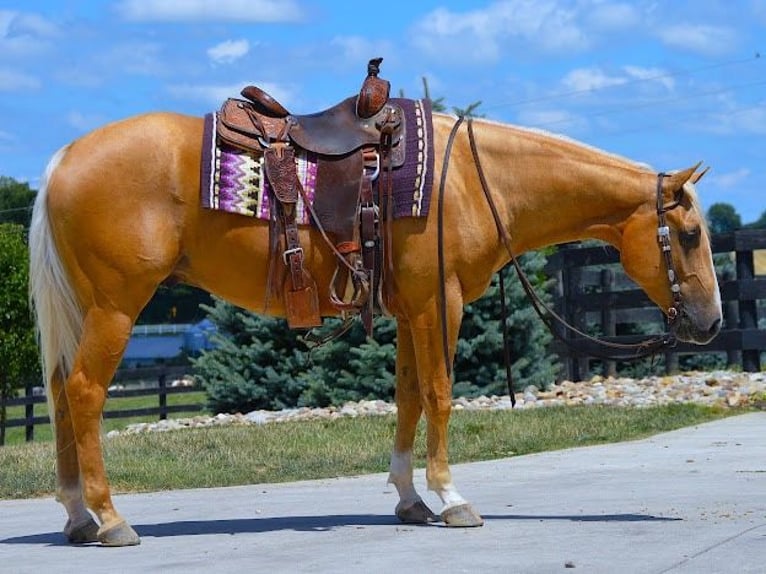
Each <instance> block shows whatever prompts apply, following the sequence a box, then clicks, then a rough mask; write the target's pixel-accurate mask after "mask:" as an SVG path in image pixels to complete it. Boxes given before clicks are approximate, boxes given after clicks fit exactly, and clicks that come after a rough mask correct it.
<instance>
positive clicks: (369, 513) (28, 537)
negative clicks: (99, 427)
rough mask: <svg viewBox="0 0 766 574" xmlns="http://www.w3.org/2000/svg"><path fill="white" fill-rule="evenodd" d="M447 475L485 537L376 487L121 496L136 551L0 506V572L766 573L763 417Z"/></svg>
mask: <svg viewBox="0 0 766 574" xmlns="http://www.w3.org/2000/svg"><path fill="white" fill-rule="evenodd" d="M499 440H502V438H501V437H499ZM453 471H454V476H455V479H456V482H457V484H458V485H459V486H460V490H461V492H462V493H463V494H464V495H465V496H467V497H469V498H470V499H471V500H472V502H474V503H475V505H476V507H477V509H478V510H479V511H480V512H482V513H483V514H484V517H485V518H486V524H485V526H484V527H483V528H478V529H468V530H453V529H447V528H444V527H440V526H425V527H417V526H405V525H401V524H398V523H397V522H396V520H395V519H394V518H393V516H392V509H393V507H394V505H395V504H396V493H395V490H394V489H393V488H392V487H390V486H387V485H386V475H384V474H375V475H370V476H363V477H356V478H342V479H335V480H319V481H309V482H299V483H290V484H278V485H255V486H246V487H236V488H214V489H201V490H186V491H176V492H162V493H156V494H141V495H127V496H118V497H116V502H117V505H118V508H119V509H120V510H121V512H122V513H123V514H124V515H125V516H126V517H127V518H128V520H130V521H131V522H132V524H133V526H134V527H135V528H136V530H137V531H138V532H139V534H141V536H142V539H143V542H142V544H141V546H138V547H133V548H100V547H87V546H85V547H71V546H67V545H65V544H64V540H63V537H62V535H61V534H59V530H60V528H61V527H62V526H63V523H64V514H63V510H62V509H61V508H60V507H59V506H58V504H57V503H55V502H54V501H53V500H52V499H50V498H48V499H40V500H19V501H6V502H0V572H14V573H17V572H18V573H25V572H31V573H34V574H47V573H48V572H56V573H68V572H73V573H74V572H77V573H83V572H89V573H101V572H104V573H106V572H108V573H110V574H119V573H122V572H140V573H150V572H162V573H193V572H218V571H220V572H248V573H250V572H269V573H271V572H332V573H338V572H344V573H345V572H364V573H365V574H373V573H378V572H380V573H391V572H396V573H397V574H404V573H409V572H440V573H448V572H532V573H538V572H540V573H548V572H557V573H563V572H565V571H566V572H571V571H573V572H580V573H586V572H587V573H590V572H604V573H607V572H608V573H614V572H619V573H620V574H628V573H632V572H636V573H642V574H643V573H657V574H659V573H664V572H671V573H674V574H680V573H705V572H727V573H728V572H731V573H737V574H739V573H743V572H764V571H766V413H754V414H748V415H743V416H738V417H733V418H728V419H725V420H721V421H717V422H713V423H708V424H704V425H700V426H697V427H692V428H688V429H682V430H679V431H675V432H670V433H666V434H662V435H658V436H655V437H653V438H650V439H646V440H641V441H636V442H630V443H622V444H616V445H607V446H597V447H586V448H578V449H570V450H565V451H559V452H552V453H544V454H539V455H530V456H523V457H517V458H512V459H505V460H498V461H491V462H482V463H474V464H466V465H456V466H454V467H453ZM417 479H418V484H419V485H423V483H424V480H423V473H422V471H421V472H419V473H418V475H417ZM432 496H433V495H432V494H430V493H429V500H428V501H429V503H431V504H432V506H437V505H436V501H435V500H434V499H433V498H432Z"/></svg>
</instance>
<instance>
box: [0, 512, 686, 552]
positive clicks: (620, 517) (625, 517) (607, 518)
mask: <svg viewBox="0 0 766 574" xmlns="http://www.w3.org/2000/svg"><path fill="white" fill-rule="evenodd" d="M484 518H485V520H486V521H487V522H488V523H489V524H491V523H492V522H494V521H505V520H508V521H521V520H534V521H538V522H549V521H558V520H568V521H571V522H669V521H678V520H682V519H681V518H672V517H665V516H654V515H651V514H631V513H626V514H562V515H546V514H490V515H485V516H484ZM348 526H352V527H361V528H363V527H367V526H402V523H401V522H399V521H398V520H397V519H396V517H394V516H389V515H380V514H330V515H325V516H281V517H271V518H233V519H227V520H184V521H174V522H163V523H159V524H139V525H136V526H135V529H136V531H137V532H138V534H139V535H140V536H141V537H144V538H168V537H175V536H201V535H221V534H227V535H234V534H257V533H263V532H278V531H282V530H292V531H295V532H326V531H330V530H333V529H336V528H343V527H348ZM407 526H417V527H424V528H434V527H437V528H439V527H441V528H445V526H444V524H443V523H439V522H437V523H433V524H429V525H407ZM0 544H38V545H46V546H66V545H67V543H66V540H65V539H64V537H63V535H62V534H61V533H60V532H45V533H40V534H30V535H27V536H17V537H13V538H6V539H4V540H0Z"/></svg>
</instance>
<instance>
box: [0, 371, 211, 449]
mask: <svg viewBox="0 0 766 574" xmlns="http://www.w3.org/2000/svg"><path fill="white" fill-rule="evenodd" d="M188 372H189V367H188V366H187V367H175V366H173V367H166V366H160V367H146V368H137V369H123V370H120V371H118V372H117V374H116V375H115V377H114V380H113V387H111V388H110V390H109V398H110V399H119V398H127V397H146V396H156V397H157V406H152V407H142V408H134V409H120V410H106V411H104V418H105V419H118V418H129V417H158V420H164V419H167V418H168V415H169V414H171V413H173V414H175V413H196V412H199V411H201V410H202V409H203V405H202V404H200V403H184V404H174V405H169V404H168V395H175V394H183V393H190V392H195V391H199V389H198V388H194V387H190V386H172V382H171V383H169V381H172V380H173V379H174V378H176V377H182V376H183V375H185V374H187V373H188ZM136 381H144V382H148V383H150V384H148V385H147V386H146V387H144V388H131V389H125V388H119V387H120V386H121V384H126V383H135V382H136ZM115 386H117V387H118V388H115ZM46 402H47V399H46V398H45V395H43V394H41V393H38V392H36V389H35V388H33V387H28V388H27V389H26V391H25V394H24V396H22V397H18V398H13V399H10V400H8V401H6V403H5V406H6V407H15V406H23V407H24V417H21V418H13V419H8V420H7V421H5V428H13V427H24V429H25V436H26V440H27V442H30V441H32V440H34V437H35V426H39V425H46V424H50V418H49V417H48V415H47V414H42V413H43V412H47V409H46V408H45V406H44V405H45V403H46ZM0 430H2V431H4V429H0ZM4 435H5V432H0V436H4ZM0 446H2V443H1V442H0Z"/></svg>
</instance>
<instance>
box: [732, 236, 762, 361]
mask: <svg viewBox="0 0 766 574" xmlns="http://www.w3.org/2000/svg"><path fill="white" fill-rule="evenodd" d="M734 257H735V259H736V268H737V281H740V282H744V281H749V280H751V279H753V278H754V277H755V263H754V260H753V250H752V249H750V250H747V251H735V252H734ZM739 328H740V329H757V328H758V310H757V308H756V304H755V301H753V300H752V299H750V300H748V299H745V300H742V299H740V301H739ZM742 370H743V371H748V372H758V371H760V370H761V357H760V353H759V351H758V350H753V349H745V350H744V351H742Z"/></svg>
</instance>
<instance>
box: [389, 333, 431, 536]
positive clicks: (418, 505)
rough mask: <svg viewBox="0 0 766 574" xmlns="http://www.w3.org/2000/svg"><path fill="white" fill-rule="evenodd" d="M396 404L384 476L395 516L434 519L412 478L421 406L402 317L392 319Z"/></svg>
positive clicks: (418, 521)
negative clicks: (395, 496) (393, 496)
mask: <svg viewBox="0 0 766 574" xmlns="http://www.w3.org/2000/svg"><path fill="white" fill-rule="evenodd" d="M396 408H397V410H396V438H395V440H394V450H393V452H392V453H391V467H390V474H389V477H388V482H390V483H392V484H393V485H394V486H396V490H397V492H398V493H399V503H398V504H397V505H396V516H397V518H399V520H401V521H402V522H405V523H408V524H426V523H429V522H435V521H436V520H437V519H438V517H437V516H436V515H435V514H434V513H433V512H432V511H431V509H430V508H428V506H426V504H425V503H424V502H423V499H422V498H421V497H420V495H419V494H418V493H417V491H416V490H415V485H414V483H413V481H412V447H413V444H414V442H415V433H416V432H417V427H418V421H419V420H420V415H421V413H422V411H423V408H422V406H421V404H420V390H419V388H418V374H417V364H416V362H415V349H414V347H413V346H412V333H411V331H410V324H409V322H407V321H406V320H405V319H398V320H397V322H396Z"/></svg>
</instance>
